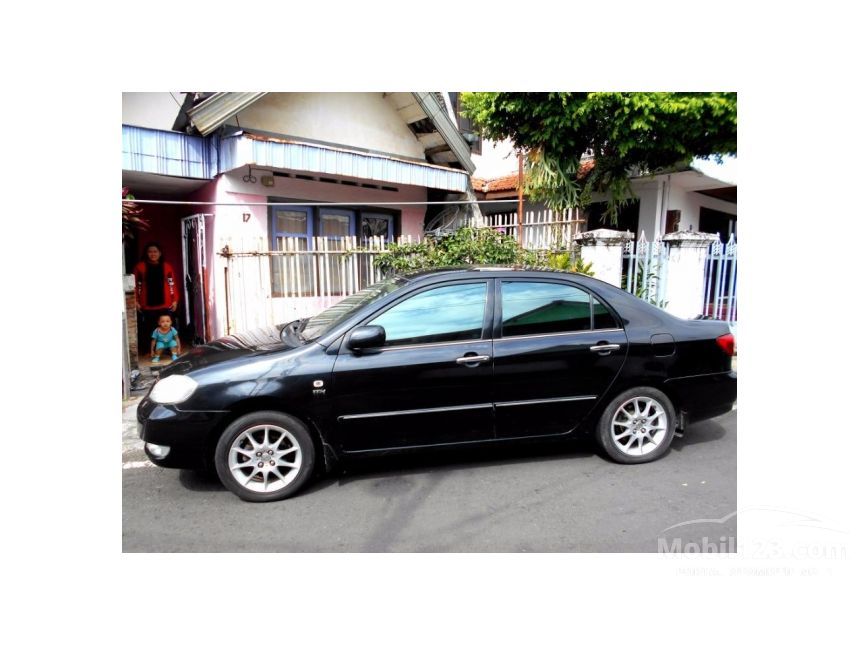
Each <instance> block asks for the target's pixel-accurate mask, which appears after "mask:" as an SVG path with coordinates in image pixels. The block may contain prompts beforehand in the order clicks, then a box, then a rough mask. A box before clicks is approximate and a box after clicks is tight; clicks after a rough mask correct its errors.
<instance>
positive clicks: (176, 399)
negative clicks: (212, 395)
mask: <svg viewBox="0 0 860 645" xmlns="http://www.w3.org/2000/svg"><path fill="white" fill-rule="evenodd" d="M196 389H197V381H195V380H194V379H193V378H191V377H189V376H183V375H182V374H173V375H171V376H168V377H166V378H163V379H161V380H160V381H158V382H157V383H156V384H155V386H154V387H153V388H152V392H150V393H149V398H150V399H152V400H153V401H155V402H156V403H181V402H182V401H184V400H185V399H187V398H188V397H189V396H191V395H192V394H193V393H194V390H196Z"/></svg>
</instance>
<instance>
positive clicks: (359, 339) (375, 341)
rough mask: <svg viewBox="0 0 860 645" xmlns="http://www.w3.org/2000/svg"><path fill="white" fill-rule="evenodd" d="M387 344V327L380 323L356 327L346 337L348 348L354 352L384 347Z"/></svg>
mask: <svg viewBox="0 0 860 645" xmlns="http://www.w3.org/2000/svg"><path fill="white" fill-rule="evenodd" d="M384 344H385V328H384V327H380V326H379V325H367V326H366V327H356V328H355V329H353V330H352V333H350V335H349V336H348V337H347V339H346V348H347V349H349V350H352V351H354V352H356V351H358V352H360V351H361V350H363V349H373V348H375V347H382V346H383V345H384Z"/></svg>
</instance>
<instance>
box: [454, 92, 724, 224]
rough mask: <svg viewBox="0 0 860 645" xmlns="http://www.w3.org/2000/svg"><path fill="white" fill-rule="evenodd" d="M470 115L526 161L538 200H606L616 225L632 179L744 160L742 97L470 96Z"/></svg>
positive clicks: (558, 205) (558, 204) (465, 103)
mask: <svg viewBox="0 0 860 645" xmlns="http://www.w3.org/2000/svg"><path fill="white" fill-rule="evenodd" d="M462 107H463V112H464V114H465V116H467V117H468V118H470V119H471V120H472V122H473V123H474V124H475V126H476V128H477V129H478V131H479V132H480V133H481V135H482V136H484V137H485V138H488V139H492V140H496V141H500V140H503V139H511V141H512V142H513V144H514V147H515V148H516V149H517V150H518V151H519V152H521V153H524V154H525V156H526V170H527V175H526V182H525V186H524V188H525V190H526V191H527V192H528V194H529V197H530V198H532V199H534V200H537V201H544V202H546V204H547V205H548V206H549V207H550V208H552V209H553V210H562V209H564V208H584V207H585V206H587V205H588V204H589V203H590V202H591V199H592V195H593V194H594V193H598V192H599V193H605V194H606V196H607V198H608V199H607V209H606V212H605V213H604V216H606V215H608V216H609V218H610V219H611V221H612V222H613V223H614V222H616V221H617V217H618V209H619V208H620V207H621V206H623V205H624V203H625V202H626V201H627V200H628V199H629V198H630V197H632V194H633V193H632V191H631V187H630V175H631V174H637V173H650V172H654V171H657V170H666V169H672V168H674V167H677V166H679V165H683V164H689V163H690V162H691V161H692V159H693V158H694V157H711V156H713V157H715V158H716V159H717V160H722V158H723V156H725V155H733V156H734V155H736V154H737V94H736V93H734V92H708V93H680V92H465V93H463V95H462Z"/></svg>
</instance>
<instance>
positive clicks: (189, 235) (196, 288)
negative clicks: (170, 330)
mask: <svg viewBox="0 0 860 645" xmlns="http://www.w3.org/2000/svg"><path fill="white" fill-rule="evenodd" d="M205 217H206V216H205V215H191V216H190V217H183V218H182V269H183V275H184V276H185V280H184V281H183V285H184V295H185V326H186V329H188V331H189V333H190V334H191V336H192V343H193V344H195V345H200V344H202V343H205V342H206V340H208V339H209V337H210V333H209V317H208V315H207V311H206V292H207V286H208V285H207V284H206V220H205Z"/></svg>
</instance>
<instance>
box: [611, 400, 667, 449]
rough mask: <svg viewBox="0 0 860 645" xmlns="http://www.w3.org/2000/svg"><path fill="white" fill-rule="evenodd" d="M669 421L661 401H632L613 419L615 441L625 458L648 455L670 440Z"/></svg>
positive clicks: (621, 406)
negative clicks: (668, 436)
mask: <svg viewBox="0 0 860 645" xmlns="http://www.w3.org/2000/svg"><path fill="white" fill-rule="evenodd" d="M667 419H668V417H667V415H666V410H665V409H664V408H663V406H662V405H661V404H660V402H659V401H657V400H655V399H652V398H651V397H649V396H637V397H634V398H632V399H628V400H627V401H625V402H624V403H622V404H621V405H620V406H618V409H617V410H616V412H615V414H614V415H613V417H612V441H613V442H614V443H615V445H616V447H617V448H618V449H619V450H621V452H623V453H624V454H625V455H630V456H631V457H641V456H643V455H647V454H649V453H651V452H653V451H654V450H656V449H657V448H658V447H659V446H660V445H661V444H662V443H663V441H665V440H666V435H667V434H668V421H667Z"/></svg>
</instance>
